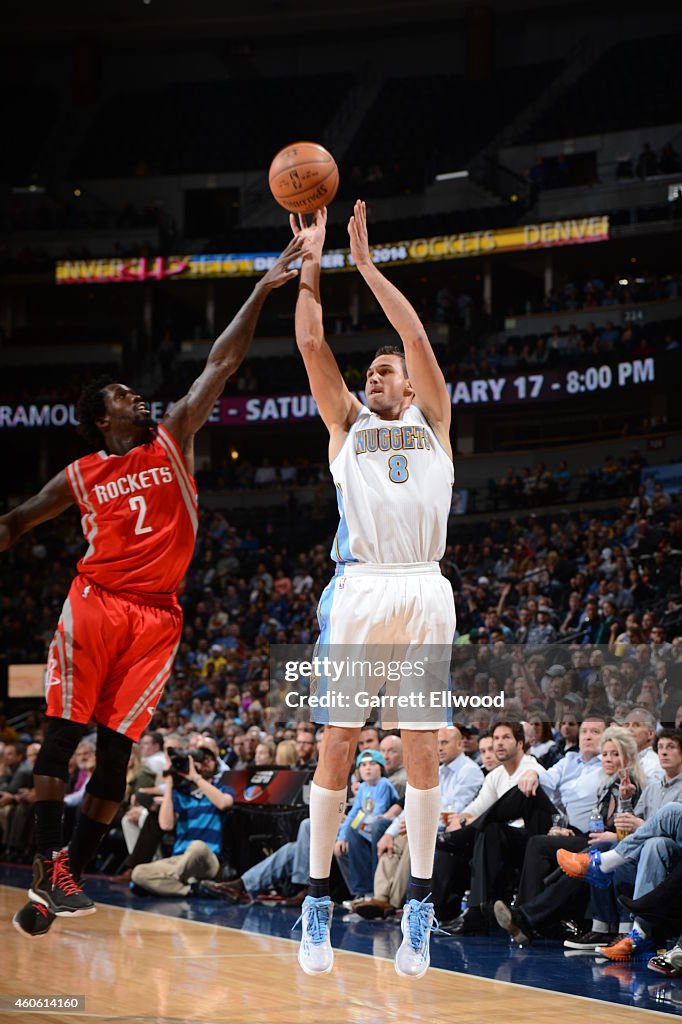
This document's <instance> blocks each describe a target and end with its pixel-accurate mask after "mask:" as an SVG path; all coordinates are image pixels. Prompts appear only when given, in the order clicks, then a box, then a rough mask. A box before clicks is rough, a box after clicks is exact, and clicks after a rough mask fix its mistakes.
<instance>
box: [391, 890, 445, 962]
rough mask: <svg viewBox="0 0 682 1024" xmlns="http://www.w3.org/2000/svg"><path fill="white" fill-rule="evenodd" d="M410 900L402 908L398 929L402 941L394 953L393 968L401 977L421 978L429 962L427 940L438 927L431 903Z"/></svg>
mask: <svg viewBox="0 0 682 1024" xmlns="http://www.w3.org/2000/svg"><path fill="white" fill-rule="evenodd" d="M428 898H429V897H428V896H427V897H426V899H423V900H410V901H409V903H406V904H405V906H404V908H403V918H402V921H401V922H400V929H401V931H402V933H403V941H402V943H401V944H400V948H399V949H398V952H397V953H396V955H395V969H396V973H398V974H399V975H400V976H401V978H421V977H423V975H424V974H426V972H427V970H428V968H429V964H430V963H431V954H430V952H429V941H430V939H431V932H432V931H435V930H436V929H437V928H438V922H437V921H436V919H435V917H434V914H433V903H427V902H426V900H427V899H428Z"/></svg>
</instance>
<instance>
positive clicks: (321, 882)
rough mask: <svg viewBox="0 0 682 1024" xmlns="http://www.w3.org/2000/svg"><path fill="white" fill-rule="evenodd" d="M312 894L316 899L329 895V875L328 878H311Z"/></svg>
mask: <svg viewBox="0 0 682 1024" xmlns="http://www.w3.org/2000/svg"><path fill="white" fill-rule="evenodd" d="M309 891H310V895H311V896H314V897H315V899H321V898H322V897H323V896H328V895H329V876H327V877H326V878H311V879H310V886H309Z"/></svg>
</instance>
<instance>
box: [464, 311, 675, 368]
mask: <svg viewBox="0 0 682 1024" xmlns="http://www.w3.org/2000/svg"><path fill="white" fill-rule="evenodd" d="M678 330H679V324H677V323H674V324H670V323H669V322H666V323H665V324H663V325H649V326H648V327H647V328H642V327H638V326H636V325H634V324H625V325H619V324H615V323H614V322H613V321H608V322H607V323H606V324H605V325H604V326H603V327H598V326H597V325H596V324H593V323H590V324H588V325H587V327H583V328H578V327H576V326H575V324H570V325H569V326H568V327H567V328H563V327H561V326H559V325H556V326H555V327H553V328H552V330H551V332H549V333H547V334H540V335H538V334H530V335H524V336H523V337H508V339H507V341H506V342H505V343H504V344H503V345H501V346H500V345H498V344H497V343H495V342H492V343H489V344H488V345H485V346H482V347H479V346H477V345H469V347H468V349H467V350H466V352H464V353H463V354H462V356H461V357H460V358H459V359H458V360H457V361H456V362H454V363H451V364H450V365H448V366H447V367H445V376H446V379H447V380H455V379H459V378H460V377H461V378H465V379H466V378H472V377H496V376H498V375H499V374H505V373H512V372H515V371H516V370H528V371H529V372H531V373H532V372H535V371H539V372H542V370H543V369H552V368H554V367H567V368H573V367H580V368H585V367H587V366H591V365H601V364H603V363H608V362H609V361H610V360H614V359H646V358H648V357H650V356H656V355H669V354H674V353H675V352H677V351H679V347H680V343H679V340H678V337H677V332H678Z"/></svg>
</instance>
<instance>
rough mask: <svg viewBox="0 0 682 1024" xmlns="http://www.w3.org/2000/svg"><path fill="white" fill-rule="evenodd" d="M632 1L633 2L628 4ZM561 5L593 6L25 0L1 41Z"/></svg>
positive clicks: (201, 34)
mask: <svg viewBox="0 0 682 1024" xmlns="http://www.w3.org/2000/svg"><path fill="white" fill-rule="evenodd" d="M627 6H630V4H629V2H628V0H620V2H616V0H613V2H612V0H602V3H601V5H600V7H601V9H602V10H604V8H610V7H613V8H614V10H616V9H617V10H620V11H622V10H623V9H624V8H625V7H627ZM632 6H635V5H634V3H633V4H632ZM561 8H564V9H571V10H573V11H576V12H577V10H578V9H581V8H582V9H584V10H586V11H588V10H590V9H592V10H593V9H594V5H593V4H589V3H586V2H585V0H487V2H485V3H483V4H474V3H472V2H471V0H238V2H237V0H194V2H192V0H113V2H112V0H98V2H97V3H93V2H92V0H71V2H68V0H65V2H63V3H59V4H55V3H54V0H31V2H29V3H26V4H13V5H11V6H8V8H7V9H6V10H5V11H4V12H3V30H4V31H3V35H4V44H5V45H7V44H8V43H10V42H11V41H13V42H14V43H15V44H21V43H23V44H26V43H27V42H28V41H29V40H33V41H37V40H44V39H47V38H49V39H50V40H52V42H55V43H56V42H58V41H62V40H64V39H68V38H73V37H75V36H78V35H90V36H95V37H99V38H101V39H109V40H111V41H112V42H113V41H115V42H125V41H126V40H127V41H129V42H130V41H131V40H132V39H134V40H135V41H139V42H157V43H160V42H170V41H171V40H173V39H175V40H180V39H184V40H187V39H192V40H195V41H196V40H199V39H207V38H210V37H211V36H213V37H215V35H216V34H218V35H219V36H221V37H223V38H226V37H227V38H233V39H239V38H248V37H249V36H251V37H257V36H263V35H268V36H270V35H287V34H305V35H314V34H316V33H323V32H328V31H330V30H333V29H351V28H353V27H356V28H358V29H363V28H364V29H368V28H373V29H377V28H381V27H387V28H388V27H389V26H390V27H392V28H397V27H398V26H400V25H406V24H410V23H414V22H419V23H420V24H422V25H425V24H428V23H429V22H434V23H437V22H442V21H453V20H455V21H456V20H458V19H461V18H463V17H464V16H465V15H466V13H467V12H468V11H471V10H481V9H484V10H485V9H487V10H490V11H491V12H492V13H494V14H499V15H513V14H519V15H522V14H524V13H526V12H529V13H531V12H534V11H535V12H538V11H543V12H544V13H545V14H546V13H547V11H548V10H549V9H552V10H557V11H558V10H559V9H561Z"/></svg>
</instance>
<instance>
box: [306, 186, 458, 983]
mask: <svg viewBox="0 0 682 1024" xmlns="http://www.w3.org/2000/svg"><path fill="white" fill-rule="evenodd" d="M325 225H326V210H325V209H322V210H319V211H317V212H316V214H315V215H314V220H313V223H312V225H311V226H306V225H305V224H304V222H303V221H300V226H299V225H298V224H297V223H296V221H295V219H294V218H293V217H292V218H291V226H292V230H293V232H294V234H295V235H296V236H297V237H303V238H304V239H305V245H304V252H306V253H308V254H309V256H310V258H309V259H308V260H307V261H306V262H305V263H304V265H303V267H302V270H301V277H300V281H299V292H298V301H297V304H296V341H297V344H298V347H299V349H300V351H301V354H302V356H303V360H304V363H305V367H306V370H307V373H308V378H309V381H310V387H311V390H312V394H313V397H314V398H315V401H316V402H317V405H318V407H319V410H320V415H321V417H322V419H323V421H324V423H325V425H326V426H327V428H328V430H329V463H330V470H331V473H332V476H333V478H334V483H335V485H336V488H337V495H338V503H339V514H340V517H341V521H340V523H339V529H338V532H337V535H336V539H335V542H334V546H333V549H332V557H333V558H334V560H335V561H336V563H337V569H336V574H335V576H334V578H333V579H332V581H331V582H330V584H329V585H328V586H327V588H326V590H325V591H324V593H323V595H322V598H321V600H320V605H319V609H318V618H319V622H320V631H321V632H320V644H321V645H322V644H324V645H329V644H333V645H336V644H353V645H354V646H355V649H357V646H358V645H359V644H363V643H364V644H369V643H372V642H376V637H377V636H380V637H381V638H382V639H381V640H380V642H386V640H385V639H384V638H387V637H390V635H391V631H392V630H393V633H394V634H395V636H396V639H397V638H398V634H401V635H404V634H405V633H407V634H408V635H409V637H410V639H412V640H414V641H415V642H418V643H421V644H427V643H428V644H433V645H438V646H440V647H441V649H442V648H443V647H447V649H449V645H450V644H451V643H452V639H453V635H454V630H455V608H454V600H453V595H452V588H451V586H450V584H449V583H448V582H447V580H446V579H445V578H444V577H443V576H442V575H441V572H440V568H439V564H438V563H439V560H440V558H441V557H442V555H443V551H444V549H445V542H446V525H447V519H448V514H449V510H450V502H451V495H452V485H453V481H454V470H453V464H452V449H451V446H450V437H449V430H450V415H451V406H450V399H449V396H448V392H447V389H446V386H445V380H444V377H443V374H442V372H441V370H440V367H439V366H438V363H437V361H436V357H435V355H434V352H433V349H432V348H431V344H430V342H429V339H428V337H427V334H426V331H425V330H424V327H423V325H422V323H421V322H420V320H419V317H418V316H417V313H416V312H415V310H414V309H413V307H412V306H411V305H410V303H409V302H408V300H407V299H406V298H405V296H404V295H402V294H401V292H400V291H398V289H397V288H395V287H394V286H393V285H392V284H391V283H390V282H389V281H388V280H387V279H386V278H385V277H384V276H383V274H382V273H381V272H380V271H379V270H378V269H377V268H376V267H375V266H374V264H373V263H372V260H371V257H370V251H369V242H368V236H367V220H366V210H365V204H364V203H363V202H360V201H358V202H357V203H356V204H355V208H354V211H353V216H352V217H351V218H350V221H349V224H348V233H349V235H350V245H351V254H352V256H353V259H354V261H355V264H356V266H357V269H358V270H359V272H360V274H361V275H362V277H363V278H364V280H365V282H366V283H367V285H368V286H369V288H370V289H371V290H372V292H373V294H374V296H375V297H376V299H377V301H378V302H379V304H380V305H381V307H382V309H383V311H384V313H385V314H386V316H387V318H388V320H389V321H390V323H391V325H392V326H393V328H394V329H395V330H396V331H397V333H398V335H399V336H400V339H401V341H402V343H403V347H404V353H403V352H401V351H400V350H399V349H397V348H382V349H379V351H378V352H377V354H376V356H375V358H374V360H373V361H372V364H371V366H370V367H369V370H368V371H367V380H366V384H365V396H366V401H367V405H366V406H364V405H362V404H361V402H360V401H359V400H358V399H357V398H356V397H354V396H353V395H352V394H351V393H350V392H349V390H348V388H347V387H346V384H345V382H344V380H343V377H342V375H341V373H340V371H339V368H338V366H337V363H336V360H335V358H334V356H333V354H332V351H331V349H330V348H329V346H328V345H327V342H326V341H325V338H324V332H323V326H322V305H321V301H320V262H321V256H322V248H323V245H324V238H325ZM387 428H390V429H387ZM379 439H381V443H379ZM361 724H362V722H361V721H358V722H357V723H355V724H353V725H349V723H348V722H347V721H346V722H343V723H342V722H336V723H335V722H334V721H333V720H332V721H331V722H330V723H329V724H328V725H327V728H325V731H324V738H323V740H322V747H321V751H320V757H319V763H318V767H317V770H316V773H315V777H314V781H313V784H312V787H311V795H310V819H311V850H310V896H308V897H307V898H306V900H305V903H304V905H303V913H302V922H303V938H302V940H301V947H300V950H299V963H300V965H301V967H302V968H303V970H304V971H306V972H307V973H308V974H318V973H325V972H327V971H329V970H331V968H332V965H333V950H332V947H331V942H330V938H329V932H330V925H331V917H332V909H333V908H332V904H331V900H330V898H329V873H330V867H331V858H332V850H333V846H334V840H335V839H336V834H337V830H338V826H339V821H340V817H341V815H342V813H343V809H344V806H345V800H346V785H347V779H348V773H349V770H350V767H351V764H352V761H353V755H354V752H355V748H356V744H357V739H358V735H359V732H360V725H361ZM402 740H403V748H404V752H405V766H406V769H407V778H408V783H407V789H406V794H405V816H406V819H407V834H408V837H409V844H410V854H411V867H412V874H411V875H410V881H409V886H408V891H407V902H406V905H405V909H404V912H403V918H402V932H403V941H402V944H401V946H400V949H399V950H398V952H397V954H396V961H395V966H396V970H397V972H398V974H400V975H403V976H406V977H421V976H422V975H423V974H424V973H425V971H426V970H427V968H428V965H429V959H430V954H429V938H430V932H431V929H432V927H433V920H434V918H433V904H431V903H429V902H427V899H428V896H429V894H430V891H431V875H432V872H433V858H434V847H435V841H436V832H437V828H438V815H439V809H440V796H439V788H438V748H437V729H436V728H435V727H434V724H433V723H430V724H429V723H424V724H422V725H421V726H419V725H414V727H412V728H410V727H408V728H405V727H403V728H402Z"/></svg>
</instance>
